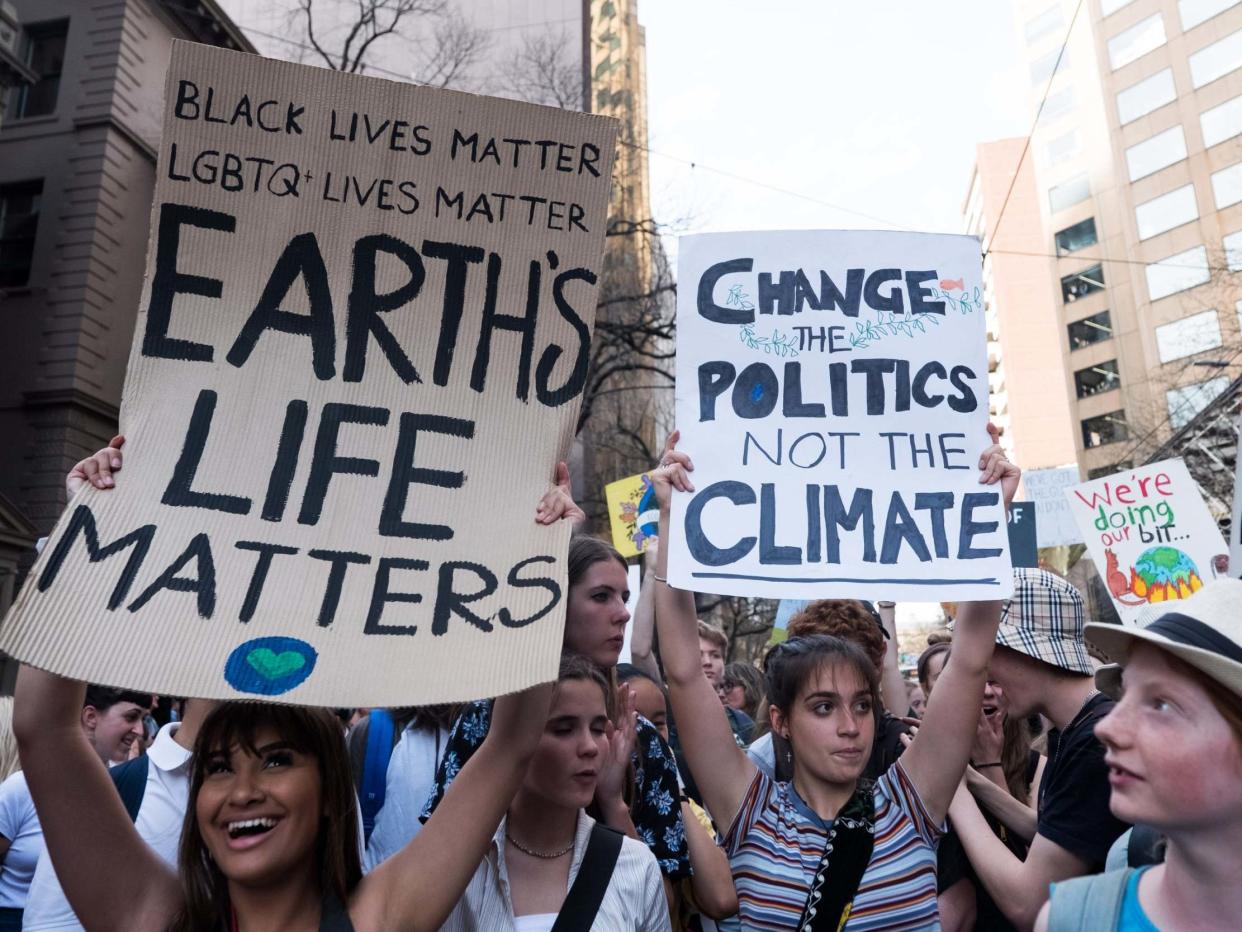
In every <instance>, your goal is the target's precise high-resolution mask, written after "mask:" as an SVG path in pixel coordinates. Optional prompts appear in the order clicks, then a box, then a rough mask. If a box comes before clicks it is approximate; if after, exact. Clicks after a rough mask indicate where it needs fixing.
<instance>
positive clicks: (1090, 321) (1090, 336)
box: [1066, 311, 1113, 351]
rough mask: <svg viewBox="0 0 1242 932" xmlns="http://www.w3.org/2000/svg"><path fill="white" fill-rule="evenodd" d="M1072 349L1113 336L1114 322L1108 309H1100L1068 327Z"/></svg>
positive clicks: (1081, 347)
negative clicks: (1098, 311)
mask: <svg viewBox="0 0 1242 932" xmlns="http://www.w3.org/2000/svg"><path fill="white" fill-rule="evenodd" d="M1066 329H1067V330H1068V331H1069V347H1070V350H1071V351H1072V350H1077V349H1084V348H1086V347H1088V346H1092V345H1094V344H1096V343H1103V342H1104V341H1105V340H1111V339H1112V338H1113V322H1112V319H1111V318H1110V317H1109V316H1108V311H1100V313H1098V314H1092V315H1091V316H1090V317H1084V318H1083V319H1082V320H1076V321H1074V322H1073V323H1072V324H1070V325H1069V326H1068V327H1067V328H1066Z"/></svg>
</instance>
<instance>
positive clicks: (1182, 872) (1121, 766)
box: [1037, 579, 1242, 932]
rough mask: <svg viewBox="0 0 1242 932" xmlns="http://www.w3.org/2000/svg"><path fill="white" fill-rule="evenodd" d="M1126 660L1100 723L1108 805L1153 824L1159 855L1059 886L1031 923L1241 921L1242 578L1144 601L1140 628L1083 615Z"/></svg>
mask: <svg viewBox="0 0 1242 932" xmlns="http://www.w3.org/2000/svg"><path fill="white" fill-rule="evenodd" d="M1086 636H1087V639H1088V640H1089V641H1090V642H1091V643H1092V644H1093V645H1094V646H1095V647H1097V648H1098V649H1099V650H1100V651H1101V652H1102V653H1104V654H1105V655H1106V656H1107V657H1108V658H1109V659H1110V660H1114V661H1116V662H1118V663H1120V664H1121V666H1122V694H1121V698H1120V701H1119V702H1118V703H1117V705H1116V706H1115V708H1114V709H1113V711H1112V712H1111V713H1110V714H1109V715H1108V716H1107V717H1106V718H1105V719H1104V720H1103V721H1102V722H1100V723H1099V724H1098V725H1097V726H1096V734H1097V736H1098V737H1099V738H1100V740H1101V741H1102V742H1103V743H1104V745H1105V747H1106V748H1107V754H1106V756H1105V762H1106V763H1107V765H1108V768H1109V782H1110V784H1111V786H1112V795H1111V797H1110V803H1109V805H1110V807H1111V808H1112V811H1113V813H1114V814H1116V815H1117V816H1118V817H1120V818H1122V819H1125V820H1127V821H1132V822H1141V823H1143V824H1145V825H1150V826H1153V827H1154V828H1156V829H1158V830H1159V831H1160V832H1161V833H1162V834H1163V835H1164V837H1165V839H1166V842H1167V847H1166V851H1165V859H1164V863H1163V864H1157V865H1154V866H1149V867H1145V868H1141V869H1137V870H1135V869H1126V870H1119V871H1112V872H1110V873H1107V874H1103V875H1100V876H1098V877H1087V878H1080V879H1078V880H1075V881H1071V882H1069V883H1063V884H1057V885H1056V886H1055V887H1054V888H1053V893H1052V899H1051V901H1050V902H1049V904H1048V905H1047V906H1046V907H1045V908H1044V910H1043V912H1042V913H1041V915H1040V918H1039V924H1038V926H1037V927H1038V928H1040V929H1051V930H1055V932H1059V930H1068V929H1099V930H1103V932H1107V930H1111V929H1115V930H1130V929H1140V930H1150V929H1162V930H1166V932H1176V930H1181V929H1193V930H1196V932H1200V930H1213V929H1222V930H1223V929H1237V928H1238V924H1239V919H1238V917H1239V916H1242V582H1240V581H1238V580H1233V579H1221V580H1217V581H1215V582H1212V583H1209V584H1208V585H1207V586H1205V587H1204V588H1203V589H1200V590H1199V591H1198V592H1196V593H1195V594H1194V595H1192V596H1191V597H1190V598H1188V599H1186V600H1184V601H1181V602H1176V603H1165V604H1164V605H1161V606H1155V607H1152V608H1149V609H1147V611H1146V613H1145V615H1144V616H1143V617H1142V618H1140V627H1116V626H1112V625H1098V624H1092V625H1087V628H1086Z"/></svg>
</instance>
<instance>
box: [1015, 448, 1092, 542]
mask: <svg viewBox="0 0 1242 932" xmlns="http://www.w3.org/2000/svg"><path fill="white" fill-rule="evenodd" d="M1078 481H1079V479H1078V467H1077V466H1058V467H1056V468H1055V469H1032V470H1029V471H1026V472H1023V473H1022V487H1023V488H1024V489H1026V498H1027V500H1028V501H1032V502H1034V503H1035V541H1036V543H1037V544H1038V545H1039V546H1040V547H1060V546H1063V545H1065V544H1081V543H1082V532H1081V531H1080V530H1078V522H1077V521H1075V520H1074V513H1073V512H1072V511H1071V510H1070V504H1069V501H1068V500H1067V499H1066V498H1065V490H1066V489H1068V488H1070V487H1071V486H1075V485H1078Z"/></svg>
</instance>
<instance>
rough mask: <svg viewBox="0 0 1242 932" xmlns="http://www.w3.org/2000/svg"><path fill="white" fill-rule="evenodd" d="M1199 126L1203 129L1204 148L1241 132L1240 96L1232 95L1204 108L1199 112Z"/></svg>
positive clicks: (1241, 99)
mask: <svg viewBox="0 0 1242 932" xmlns="http://www.w3.org/2000/svg"><path fill="white" fill-rule="evenodd" d="M1199 126H1200V128H1201V129H1202V130H1203V147H1204V148H1205V149H1210V148H1211V147H1212V146H1214V145H1216V144H1217V143H1220V142H1224V141H1225V140H1226V139H1232V138H1233V137H1234V136H1236V135H1238V133H1242V97H1234V98H1233V99H1232V100H1226V101H1225V102H1224V103H1223V104H1221V105H1220V106H1218V107H1212V108H1211V109H1210V110H1204V111H1203V112H1202V113H1200V114H1199Z"/></svg>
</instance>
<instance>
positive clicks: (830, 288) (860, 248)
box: [669, 231, 1013, 601]
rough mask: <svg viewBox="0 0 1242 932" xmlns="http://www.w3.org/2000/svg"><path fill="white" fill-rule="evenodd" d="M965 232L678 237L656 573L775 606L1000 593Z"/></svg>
mask: <svg viewBox="0 0 1242 932" xmlns="http://www.w3.org/2000/svg"><path fill="white" fill-rule="evenodd" d="M979 256H980V249H979V241H978V240H977V239H975V238H973V237H967V236H950V235H932V234H921V233H888V232H869V231H823V232H812V231H805V232H772V233H719V234H705V235H701V236H691V237H684V238H682V240H681V242H680V246H679V281H680V289H679V291H678V304H677V387H676V408H677V426H678V428H679V429H680V430H681V435H682V441H681V444H680V446H681V448H682V449H683V450H685V451H686V452H687V453H689V454H690V456H691V457H692V459H693V461H694V464H695V470H694V472H693V473H692V474H691V478H692V481H693V482H694V485H695V491H694V492H693V493H677V494H676V495H675V496H674V499H673V510H672V527H671V529H670V536H671V537H672V540H671V542H670V550H669V581H670V583H672V584H674V585H677V586H680V587H682V588H686V589H695V590H700V591H709V592H716V593H721V594H725V595H749V596H763V597H769V598H783V599H817V598H845V597H852V598H863V599H876V598H887V599H906V600H925V601H939V600H942V599H950V600H964V599H976V598H1002V597H1004V596H1007V595H1009V594H1010V593H1011V592H1012V587H1013V580H1012V576H1013V574H1012V568H1011V566H1010V562H1009V556H1008V551H1007V544H1006V528H1005V512H1004V504H1003V502H1002V499H1001V494H1000V487H999V486H997V485H992V486H983V485H980V483H979V470H978V461H979V455H980V453H982V451H983V450H984V449H985V448H986V447H987V446H988V444H989V442H990V441H989V438H988V434H987V421H988V367H987V348H986V333H985V322H984V304H983V294H982V292H983V289H982V286H981V284H980V274H981V264H980V258H979Z"/></svg>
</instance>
